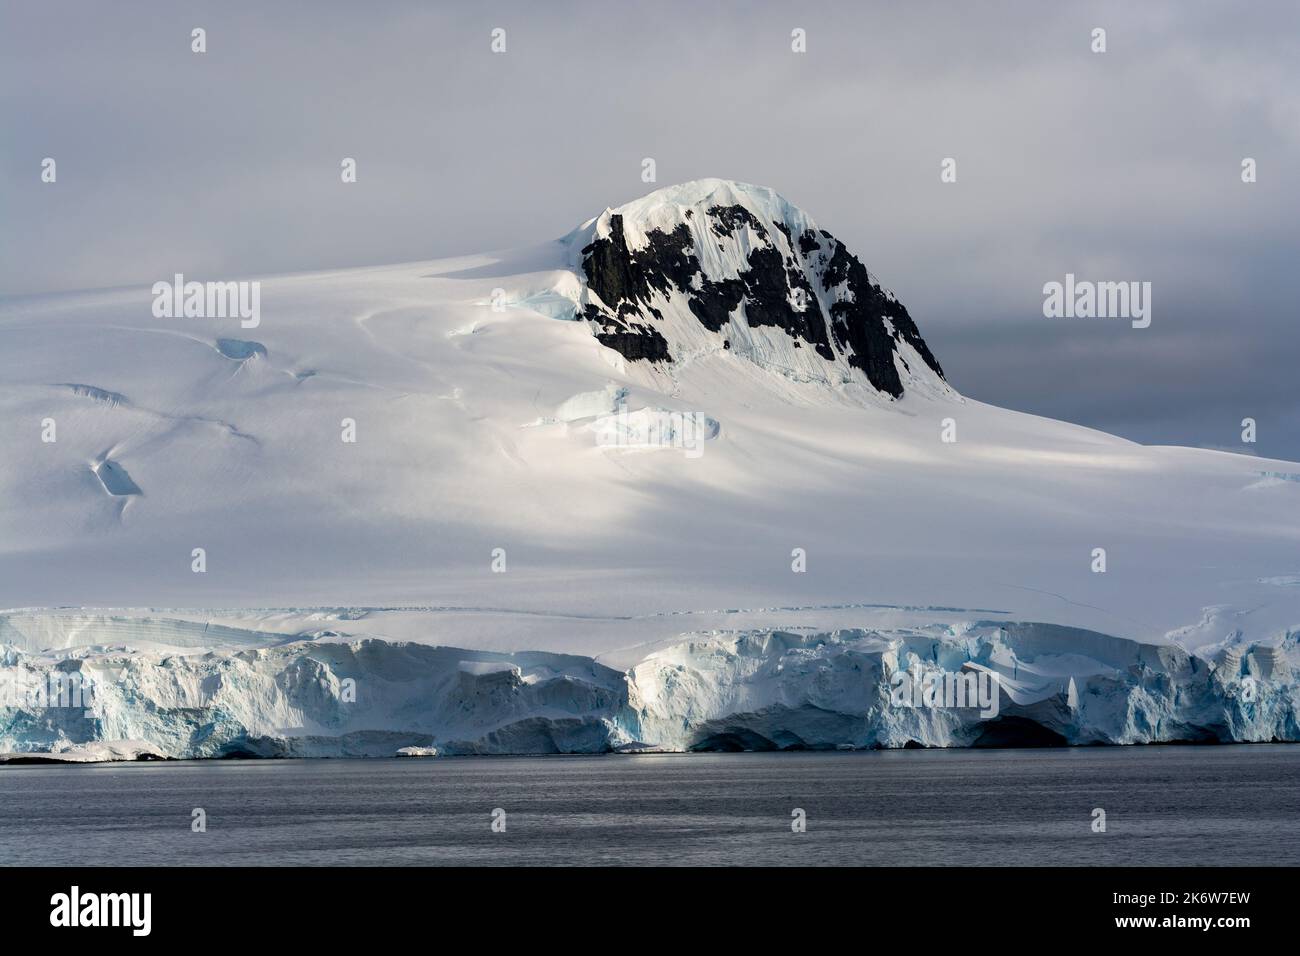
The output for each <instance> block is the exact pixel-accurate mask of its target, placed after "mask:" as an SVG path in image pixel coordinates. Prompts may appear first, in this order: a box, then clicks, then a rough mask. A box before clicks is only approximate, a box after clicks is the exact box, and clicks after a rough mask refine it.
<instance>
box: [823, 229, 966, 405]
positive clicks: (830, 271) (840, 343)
mask: <svg viewBox="0 0 1300 956" xmlns="http://www.w3.org/2000/svg"><path fill="white" fill-rule="evenodd" d="M822 235H824V236H826V237H827V238H828V239H831V243H832V246H833V248H834V252H833V253H832V254H831V260H830V263H829V264H828V265H827V266H826V271H825V272H824V273H823V274H822V286H823V287H824V288H825V289H826V290H827V291H828V292H829V291H831V290H832V289H835V288H836V287H837V286H841V285H842V286H843V289H842V291H841V292H840V295H839V296H837V299H838V301H836V302H835V304H834V305H832V306H831V327H832V330H833V333H834V335H835V344H836V346H837V347H839V348H840V349H842V350H851V352H850V354H849V357H848V359H849V364H850V365H852V366H854V367H856V368H860V369H862V370H863V371H864V372H865V373H866V375H867V379H868V381H870V382H871V384H872V385H874V386H875V387H876V388H877V389H879V390H880V391H882V392H888V393H889V394H890V395H892V396H894V397H895V398H898V397H899V396H900V395H902V394H903V383H902V381H901V380H900V379H899V377H898V369H896V368H895V367H894V346H893V342H892V341H891V339H895V338H901V339H902V340H903V341H905V342H907V343H908V344H909V345H911V346H912V347H913V348H914V349H916V351H917V353H918V354H919V355H920V356H921V358H922V359H924V360H925V363H926V364H927V365H928V366H930V368H931V369H933V370H934V372H935V374H937V375H938V376H939V377H940V378H942V377H943V369H942V368H940V367H939V362H938V360H937V359H936V358H935V357H934V356H933V355H932V354H931V353H930V347H929V346H928V345H926V344H925V340H924V339H922V338H921V333H920V331H919V330H918V329H917V327H916V323H915V322H913V321H912V317H911V316H910V315H908V314H907V308H906V307H905V306H904V305H903V303H901V302H899V301H898V300H897V299H895V298H893V297H892V296H889V295H886V294H885V292H884V290H883V289H881V288H880V286H879V285H877V284H876V283H874V282H872V281H871V275H870V274H869V273H868V272H867V267H866V266H864V265H863V264H862V263H861V262H860V261H859V260H858V258H857V257H856V256H854V255H852V254H851V253H850V252H849V251H848V249H846V248H845V246H844V243H842V242H840V241H839V240H838V239H834V238H833V237H831V236H830V234H829V233H827V232H826V231H825V230H823V231H822ZM844 292H847V293H848V297H844V295H843V293H844ZM886 319H888V320H889V325H890V326H892V327H893V334H892V335H891V334H890V331H889V327H888V326H886V324H885V320H886ZM846 347H847V349H846Z"/></svg>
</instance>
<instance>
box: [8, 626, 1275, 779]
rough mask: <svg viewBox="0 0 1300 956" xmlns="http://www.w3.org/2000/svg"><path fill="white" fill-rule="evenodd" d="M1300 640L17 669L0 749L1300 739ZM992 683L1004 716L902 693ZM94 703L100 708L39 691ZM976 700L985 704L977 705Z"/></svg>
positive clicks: (407, 655) (306, 653)
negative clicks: (1299, 657)
mask: <svg viewBox="0 0 1300 956" xmlns="http://www.w3.org/2000/svg"><path fill="white" fill-rule="evenodd" d="M1295 654H1296V637H1295V636H1294V635H1292V636H1289V637H1288V638H1287V639H1286V641H1285V642H1284V643H1283V644H1282V645H1281V646H1277V647H1263V646H1254V647H1245V648H1242V647H1234V648H1230V649H1228V650H1225V651H1222V652H1220V653H1219V654H1218V655H1217V657H1216V659H1214V660H1207V659H1203V658H1200V657H1197V656H1194V655H1191V654H1189V653H1187V652H1186V651H1184V650H1182V649H1180V648H1178V647H1175V646H1172V645H1166V646H1157V645H1150V644H1140V643H1137V642H1133V641H1129V640H1124V639H1119V638H1112V637H1107V636H1105V635H1101V634H1097V633H1095V632H1090V631H1081V630H1077V629H1073V628H1065V627H1057V626H1050V625H1032V624H1028V625H999V624H976V625H970V626H968V627H957V628H954V627H951V626H945V627H939V626H936V627H934V628H917V629H909V630H900V631H887V632H878V631H864V630H849V631H836V632H832V633H824V634H792V633H785V632H781V631H763V632H751V633H743V634H728V635H720V634H715V635H704V636H700V637H698V638H694V639H691V640H688V641H685V642H683V643H680V644H676V645H673V646H671V647H668V648H665V649H663V650H660V651H657V652H655V653H653V654H651V655H649V656H648V657H646V658H645V659H643V660H642V661H641V662H640V663H638V664H636V665H635V666H634V667H632V668H631V669H630V670H629V671H628V672H627V673H626V674H624V673H621V672H619V671H617V670H614V669H612V668H609V667H606V666H604V665H602V664H599V663H597V662H596V661H594V660H591V659H589V658H585V657H581V656H576V655H561V654H547V653H520V654H494V653H488V652H482V651H467V650H460V649H456V648H447V647H428V646H424V645H420V644H410V643H396V642H387V641H381V640H362V641H351V642H339V643H332V642H329V641H304V640H292V641H289V642H287V643H282V644H278V645H276V646H273V647H263V648H258V649H250V650H239V651H234V652H229V653H199V654H187V655H183V654H163V655H160V654H141V653H132V652H130V651H129V650H127V651H121V652H113V651H107V650H103V649H99V650H89V651H80V652H77V653H73V654H71V655H68V656H58V657H51V656H48V655H40V654H30V653H24V652H23V651H20V650H18V649H17V648H15V647H13V646H12V645H8V646H4V647H3V648H2V650H0V655H2V656H0V682H3V683H2V684H0V687H2V689H3V692H4V697H3V706H0V750H4V751H9V752H15V753H26V754H31V753H48V752H58V751H67V752H69V753H81V752H87V751H88V752H92V753H93V752H109V751H111V750H113V747H109V748H108V750H105V745H115V746H116V749H117V750H122V749H123V748H122V746H120V745H119V742H136V749H137V750H140V751H142V752H148V753H153V754H157V755H162V756H168V757H223V756H391V755H393V754H395V753H396V752H397V751H398V750H399V749H402V748H411V747H415V748H436V750H437V752H438V753H440V754H482V753H496V754H504V753H518V754H538V753H600V752H604V751H609V750H613V749H620V748H622V749H638V748H656V749H665V750H779V749H835V748H839V749H848V748H870V747H889V748H897V747H908V746H932V747H965V746H1051V745H1065V744H1092V743H1108V744H1136V743H1154V742H1174V741H1194V742H1230V741H1270V740H1300V723H1298V722H1297V712H1298V709H1300V683H1298V682H1297V680H1296V677H1295V674H1294V672H1293V669H1292V668H1293V662H1294V659H1295ZM900 671H906V672H907V673H908V674H909V675H915V676H917V677H918V678H920V677H922V676H923V675H932V676H934V675H942V674H945V673H946V674H952V673H963V672H964V673H975V672H978V673H984V674H992V675H996V680H997V683H996V685H993V686H995V687H996V695H997V701H996V707H994V708H992V709H994V710H996V714H994V715H985V716H981V711H980V710H979V709H978V708H977V707H975V706H966V707H955V706H943V702H942V701H938V702H937V704H936V705H934V706H929V705H926V704H925V703H924V702H920V703H921V705H920V706H916V705H915V703H917V702H912V703H906V702H900V701H899V700H898V699H897V697H896V696H895V693H894V687H895V686H896V683H897V679H898V678H897V675H898V674H899V672H900ZM70 683H78V684H79V685H80V687H81V688H82V691H83V693H84V699H82V700H66V699H65V700H58V699H56V698H55V696H54V694H53V692H50V693H49V694H48V695H47V696H46V697H45V698H43V699H42V698H41V697H40V695H39V694H34V692H33V691H34V689H36V688H52V687H55V686H56V685H57V686H60V687H67V686H68V685H69V684H70ZM972 702H973V701H972Z"/></svg>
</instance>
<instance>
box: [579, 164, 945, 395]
mask: <svg viewBox="0 0 1300 956" xmlns="http://www.w3.org/2000/svg"><path fill="white" fill-rule="evenodd" d="M569 241H570V242H571V243H572V244H573V245H574V246H576V247H578V248H580V249H581V252H580V259H581V263H580V264H581V273H582V276H583V278H585V280H586V281H585V283H584V284H583V287H582V293H581V295H580V297H579V300H578V302H579V306H580V309H581V313H580V314H581V316H582V317H583V318H585V319H586V320H587V321H588V322H590V323H591V324H592V326H593V327H594V328H595V330H596V338H597V340H598V341H599V342H600V343H601V344H602V345H606V346H608V347H610V348H612V349H614V350H616V351H617V352H619V353H620V354H621V355H623V356H624V357H625V358H627V359H629V360H632V361H647V362H665V363H667V362H677V363H684V362H690V361H693V360H697V359H699V358H701V357H704V356H708V355H710V354H713V353H716V352H718V351H720V350H730V351H733V352H734V354H735V355H736V356H738V357H741V358H744V359H747V360H749V361H751V362H753V363H755V364H756V365H759V366H761V367H763V368H765V369H768V370H771V371H774V372H777V373H780V374H783V375H788V376H792V377H794V378H796V379H798V380H801V381H812V382H824V383H826V384H829V385H836V384H838V385H843V384H848V383H850V382H866V383H868V384H870V385H871V386H872V387H873V388H874V389H875V390H876V391H878V392H880V393H883V394H885V395H888V396H890V397H892V398H899V397H901V396H902V394H903V389H904V383H905V382H906V383H907V384H908V385H913V384H924V385H925V386H928V387H929V388H930V389H931V390H933V389H935V388H936V387H939V388H940V389H942V386H943V369H941V368H940V367H939V363H938V361H936V360H935V357H934V356H933V355H932V354H931V353H930V349H929V348H928V347H927V346H926V344H925V342H924V341H923V340H922V339H921V334H920V332H919V331H918V330H917V328H916V323H915V322H913V321H912V317H911V316H910V315H908V313H907V309H906V308H905V307H904V306H903V304H902V303H901V302H899V301H898V299H897V298H895V296H894V295H893V294H892V293H891V292H888V291H887V290H885V289H882V288H881V287H880V284H879V283H878V282H876V281H875V280H874V279H873V278H872V277H871V275H870V273H868V272H867V269H866V267H865V266H864V265H863V264H862V263H861V262H860V261H859V260H858V259H857V258H856V257H855V256H854V255H853V254H852V253H850V252H849V251H848V249H846V248H845V246H844V243H842V242H840V241H839V240H838V239H836V238H835V237H834V236H832V235H831V234H830V233H829V232H827V231H826V230H824V229H819V228H817V225H816V223H814V222H813V221H812V219H810V218H809V217H808V216H807V214H805V213H804V212H803V210H801V209H799V208H797V207H795V206H792V205H790V203H788V202H786V201H785V200H784V199H783V198H781V197H780V196H779V195H777V194H776V193H775V192H773V191H772V190H770V189H766V188H763V187H761V186H750V185H747V184H744V183H734V182H727V181H724V180H718V179H704V180H699V181H697V182H692V183H686V184H685V185H682V186H677V187H674V188H671V189H661V190H659V191H657V192H654V193H651V194H650V195H649V196H647V197H645V198H644V199H641V200H638V201H637V202H633V203H629V204H627V205H626V206H621V207H619V208H618V209H607V210H605V212H604V213H602V214H601V215H600V216H598V217H597V218H596V219H593V220H591V221H590V222H588V223H586V224H585V225H583V226H582V227H581V228H580V229H579V230H578V231H577V232H576V233H575V234H574V235H573V236H571V237H570V239H569Z"/></svg>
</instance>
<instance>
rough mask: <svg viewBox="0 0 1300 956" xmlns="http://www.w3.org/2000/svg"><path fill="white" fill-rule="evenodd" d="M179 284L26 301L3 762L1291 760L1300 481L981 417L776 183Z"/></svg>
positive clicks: (18, 332) (5, 428)
mask: <svg viewBox="0 0 1300 956" xmlns="http://www.w3.org/2000/svg"><path fill="white" fill-rule="evenodd" d="M828 224H829V225H833V223H829V222H828ZM212 278H213V277H208V276H186V277H184V281H186V282H189V281H200V282H201V281H203V280H209V279H212ZM222 278H224V277H222ZM158 279H159V280H160V282H161V284H162V285H163V286H171V284H172V283H173V277H172V276H159V277H158ZM182 288H183V287H182ZM158 294H159V293H157V292H156V291H155V290H154V289H151V288H150V286H149V284H145V285H144V286H141V287H138V288H129V289H119V290H108V291H95V292H85V293H76V294H68V295H51V296H37V297H24V298H11V299H7V300H4V301H3V302H2V303H0V448H2V449H3V456H0V501H3V506H2V507H0V606H7V607H10V608H11V610H9V611H0V655H2V658H0V660H2V661H3V663H2V665H0V679H3V680H5V681H7V682H8V685H7V686H9V687H10V688H11V691H10V692H9V696H8V697H7V698H4V699H0V749H9V750H16V751H28V750H44V749H49V748H59V749H66V748H69V747H73V746H74V745H77V746H80V745H92V744H94V745H96V746H99V745H103V744H104V742H123V741H136V742H139V744H138V745H139V747H143V748H147V749H153V750H156V751H157V752H160V753H165V754H169V755H174V756H180V755H203V756H210V755H216V754H220V753H224V752H229V751H232V750H234V751H241V750H247V751H249V752H258V753H391V752H393V751H395V750H396V749H397V748H399V747H436V748H438V749H439V750H441V751H444V752H479V751H493V752H503V751H511V750H518V751H550V750H601V749H607V748H612V747H620V746H639V745H647V746H662V747H671V748H680V749H686V748H690V747H697V746H706V747H712V746H718V747H733V746H841V745H842V746H872V745H884V746H903V745H905V744H907V743H908V742H909V741H911V742H915V743H922V744H944V745H964V744H973V743H977V742H981V741H983V742H985V743H988V742H997V741H1003V742H1005V741H1008V740H1037V739H1052V740H1056V739H1064V740H1067V741H1073V742H1088V741H1094V740H1096V741H1107V742H1120V743H1127V742H1138V741H1145V740H1165V739H1201V738H1214V739H1234V740H1235V739H1241V740H1254V739H1271V738H1273V737H1278V738H1282V739H1296V738H1297V737H1298V736H1300V734H1298V733H1297V729H1296V727H1297V721H1296V704H1297V693H1298V691H1297V684H1296V682H1295V679H1294V677H1293V676H1292V675H1293V667H1294V665H1295V664H1296V646H1295V645H1296V639H1295V635H1296V633H1297V631H1300V557H1297V553H1298V552H1297V543H1298V542H1300V520H1298V519H1297V515H1298V514H1300V509H1297V505H1298V504H1300V465H1296V464H1293V463H1288V462H1282V461H1270V460H1265V459H1260V458H1257V457H1251V456H1246V455H1233V454H1227V453H1224V452H1216V451H1206V450H1198V449H1186V448H1158V447H1145V446H1140V445H1136V444H1133V443H1131V442H1127V441H1124V440H1122V439H1118V438H1115V437H1112V436H1109V435H1105V434H1102V433H1099V432H1096V431H1093V430H1090V429H1085V428H1080V427H1077V426H1073V425H1068V424H1064V423H1061V422H1054V421H1049V420H1045V419H1041V418H1036V417H1033V416H1028V415H1023V414H1019V413H1016V412H1011V411H1007V410H1003V409H998V408H994V407H992V406H988V405H983V404H981V403H979V402H976V401H973V400H970V399H966V398H963V397H962V396H960V395H958V394H957V393H956V392H955V391H954V390H953V389H952V388H951V387H950V386H949V385H948V384H947V382H946V381H945V378H944V375H943V370H942V368H941V366H940V364H939V361H938V360H937V359H936V358H935V356H934V354H933V353H932V351H931V349H930V348H929V347H928V346H927V345H926V343H925V341H924V340H923V338H922V337H921V333H920V331H919V330H918V328H917V325H916V323H915V322H914V321H913V319H912V318H911V316H910V315H909V314H908V312H907V310H906V308H905V307H904V306H903V304H902V303H901V302H900V301H898V299H897V298H896V297H895V296H894V295H893V294H892V293H890V292H888V291H886V290H885V289H884V288H883V287H882V286H881V285H880V283H879V282H878V281H877V280H876V279H875V278H873V277H872V276H871V274H870V273H869V272H868V271H867V269H866V267H865V266H864V265H863V264H862V261H860V260H859V259H858V258H857V257H855V256H854V255H853V254H852V253H850V252H849V250H847V249H846V248H845V247H844V245H843V244H842V243H840V242H839V241H838V240H836V239H834V238H833V236H832V235H831V234H830V233H829V232H827V231H825V230H823V229H822V228H820V227H819V226H818V225H816V224H815V223H813V221H812V220H811V219H810V218H809V217H808V216H807V214H805V213H804V212H803V211H801V210H800V209H798V208H797V207H795V206H794V205H792V204H790V203H789V202H787V201H786V200H785V199H783V198H781V197H780V196H778V195H777V194H776V193H774V192H772V191H771V190H768V189H764V188H760V187H755V186H748V185H744V184H739V183H732V182H726V181H721V180H704V181H700V182H695V183H687V184H684V185H681V186H676V187H671V188H668V189H663V190H659V191H656V192H654V193H652V194H650V195H649V196H646V197H644V198H642V199H640V200H637V201H635V202H632V203H629V204H627V205H625V206H622V207H619V208H616V209H609V210H606V211H605V212H604V213H602V214H601V215H599V216H597V217H595V218H594V219H591V220H590V221H588V222H586V223H585V224H583V225H582V226H580V227H578V228H577V229H575V230H574V231H573V232H572V233H570V234H569V235H568V236H565V237H564V238H562V239H559V240H556V241H553V242H548V243H543V244H541V245H539V246H533V247H529V248H525V249H522V250H514V251H510V252H506V253H498V254H492V255H483V256H471V257H465V258H461V259H454V260H442V261H437V262H422V263H413V264H404V265H397V266H389V267H382V268H365V269H351V270H338V271H332V272H325V273H315V274H305V275H290V276H281V277H270V278H263V279H261V280H259V284H258V286H257V295H258V300H257V301H259V302H260V312H259V314H258V315H257V316H256V317H244V318H242V319H241V317H240V316H237V315H230V314H229V313H228V314H227V317H221V316H216V315H212V314H211V313H210V311H209V310H207V309H205V308H201V307H196V308H194V309H192V310H189V311H192V312H195V313H204V314H192V315H188V316H186V311H187V310H186V309H185V308H183V307H182V308H179V309H175V310H168V309H166V308H163V309H160V308H159V307H158ZM169 311H170V314H171V315H174V316H177V317H167V315H168V312H169ZM1007 374H1016V370H1015V369H1014V368H1009V369H1008V370H1007ZM1103 552H1104V554H1103ZM1103 568H1104V570H1103ZM972 669H974V670H981V671H982V672H988V673H996V674H997V675H998V679H999V681H1000V684H999V688H1000V689H999V695H1000V698H999V699H1000V701H1001V706H1000V715H999V718H998V720H1000V721H1001V722H1000V723H997V726H996V728H995V729H994V730H990V727H991V726H992V725H991V724H990V722H989V721H987V720H983V719H981V718H980V717H979V716H978V715H974V716H972V714H971V713H970V712H969V711H963V712H958V711H953V710H943V709H939V710H928V709H922V710H917V709H914V708H910V709H907V708H905V709H899V708H897V707H894V706H893V705H891V703H890V693H889V691H890V688H889V681H890V680H891V679H892V677H893V675H894V674H896V673H897V672H898V671H899V670H910V671H914V672H922V671H924V672H929V671H935V672H938V671H963V670H965V671H970V670H972ZM51 672H53V673H55V675H56V679H60V678H58V677H57V675H60V674H69V673H77V674H81V675H82V677H81V678H79V679H83V680H84V681H85V683H86V684H87V686H90V687H93V692H92V695H91V696H92V702H91V703H90V704H89V705H88V706H86V707H82V708H72V709H69V708H66V707H65V708H51V707H44V706H37V705H34V704H33V703H32V702H31V701H30V700H29V699H27V698H23V697H21V695H20V696H15V694H14V692H13V691H12V688H30V687H31V686H33V684H37V685H39V684H41V683H42V682H48V679H49V675H50V673H51ZM1247 679H1248V680H1247ZM349 682H350V683H349ZM0 690H3V688H0ZM1013 718H1014V720H1013ZM1044 734H1046V735H1048V736H1046V737H1044V736H1043V735H1044ZM115 746H118V750H119V752H122V751H123V748H124V747H125V751H126V752H129V751H130V749H131V747H130V746H126V745H120V746H119V745H117V744H115ZM131 746H135V745H131ZM74 752H81V751H75V750H74Z"/></svg>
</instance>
